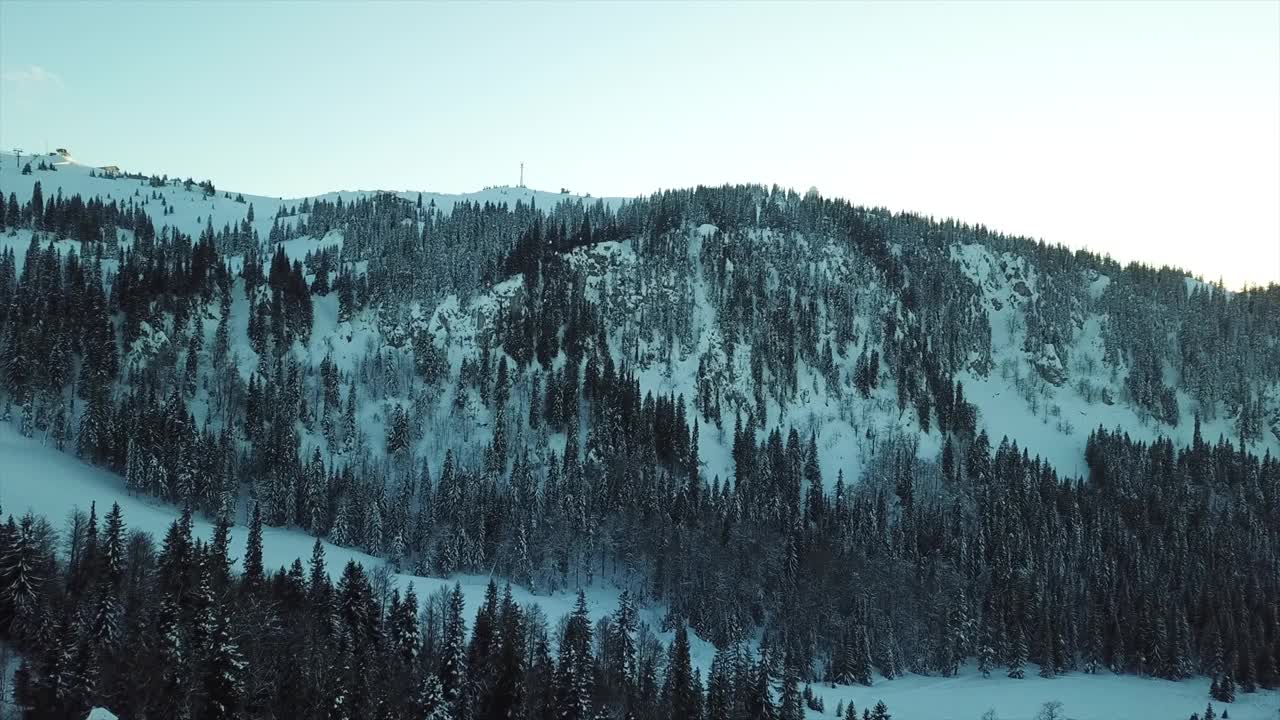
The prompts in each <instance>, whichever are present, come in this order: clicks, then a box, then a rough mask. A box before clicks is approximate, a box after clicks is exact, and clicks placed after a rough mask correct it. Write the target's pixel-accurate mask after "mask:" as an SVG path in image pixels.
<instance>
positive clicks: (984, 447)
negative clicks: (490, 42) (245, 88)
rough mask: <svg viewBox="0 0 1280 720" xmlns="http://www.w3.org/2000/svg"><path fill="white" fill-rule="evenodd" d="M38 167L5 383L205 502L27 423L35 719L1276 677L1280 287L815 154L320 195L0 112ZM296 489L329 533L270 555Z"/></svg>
mask: <svg viewBox="0 0 1280 720" xmlns="http://www.w3.org/2000/svg"><path fill="white" fill-rule="evenodd" d="M0 199H2V200H3V202H0V210H2V212H0V248H2V250H0V373H2V375H0V420H2V421H3V422H4V423H7V424H8V425H9V426H10V428H11V432H12V433H14V434H16V435H20V436H23V437H24V438H26V440H24V441H22V442H24V443H26V445H22V447H35V446H36V445H40V446H44V447H45V448H49V449H56V450H58V451H62V452H64V453H67V454H71V455H75V456H77V457H78V458H80V459H81V460H83V461H84V462H85V463H89V464H91V465H94V466H97V467H99V468H101V469H103V470H106V471H109V472H110V473H114V474H115V475H116V476H118V477H119V478H120V479H119V482H118V485H116V489H117V490H118V495H119V496H120V497H121V499H124V498H128V499H129V500H130V501H133V500H136V499H145V500H146V501H147V502H149V503H158V504H164V505H166V506H169V507H171V508H172V509H173V515H174V516H175V517H176V519H175V520H174V522H173V523H172V524H171V525H167V526H166V527H165V528H164V529H163V530H162V529H160V528H155V530H157V531H159V532H156V534H155V535H148V534H145V533H141V532H132V531H130V529H129V528H130V525H129V517H127V516H124V514H123V513H122V512H121V511H120V510H119V509H118V508H112V507H110V506H107V505H105V504H100V505H97V506H96V507H91V506H90V505H89V503H88V502H87V501H86V499H85V498H77V497H66V498H65V499H64V500H62V502H64V503H65V508H66V510H71V509H72V508H73V507H74V508H78V512H76V513H74V514H73V515H71V516H70V517H68V516H66V513H65V512H64V513H63V515H62V516H41V515H38V514H36V513H27V510H28V508H26V507H22V506H17V507H14V506H12V505H11V504H9V501H8V499H7V497H8V496H9V495H10V494H11V493H12V490H11V489H9V487H8V486H9V485H12V484H36V483H41V484H44V485H47V486H49V487H51V488H56V487H58V483H59V478H58V477H35V476H32V475H29V474H27V471H26V469H25V468H26V467H27V466H25V465H23V464H22V463H19V462H6V459H4V458H0V474H2V475H0V480H3V481H4V482H5V483H6V486H0V510H3V512H5V513H11V514H12V515H11V517H9V519H8V523H7V525H5V526H4V527H3V528H0V637H3V639H4V641H5V643H6V647H9V648H12V649H13V651H14V652H16V653H17V655H18V656H19V657H20V658H21V662H20V664H18V666H17V673H16V675H15V676H14V677H13V679H12V681H11V682H12V685H13V690H14V699H15V705H16V706H17V707H19V708H22V709H23V711H22V712H23V716H24V717H32V718H80V717H83V716H84V713H85V712H87V710H88V709H89V708H90V707H93V706H103V707H107V708H109V709H111V710H112V711H113V712H115V713H116V714H117V715H119V716H120V717H125V718H177V717H189V718H196V719H199V720H203V719H205V718H224V717H253V718H259V717H261V718H267V717H298V718H303V717H305V718H353V719H354V718H383V717H385V718H398V717H415V718H423V717H426V718H530V719H532V718H552V717H555V718H565V719H566V720H590V719H593V718H635V719H636V720H648V719H650V718H653V719H659V718H660V719H662V720H666V719H667V718H672V719H673V720H674V719H675V718H706V720H730V719H732V720H737V719H738V718H743V719H746V718H753V719H754V718H778V719H779V720H800V719H801V718H804V717H817V716H820V715H822V714H828V715H829V714H832V713H837V714H840V715H841V716H842V717H855V718H856V717H862V718H870V719H875V720H883V719H885V718H888V717H889V713H890V712H891V710H892V705H893V704H892V703H890V708H888V709H886V708H885V707H884V706H883V705H881V706H879V707H877V705H876V703H875V702H870V703H868V702H865V701H862V700H861V697H860V699H859V703H858V704H857V706H856V708H855V707H854V703H853V702H849V703H847V704H846V703H845V702H844V700H845V698H846V697H852V695H849V694H847V693H843V691H840V690H834V689H835V688H858V687H867V686H871V687H876V686H879V685H886V684H887V685H892V682H890V681H893V682H902V683H906V682H911V681H912V680H913V679H914V678H916V677H917V676H924V677H941V678H956V677H960V676H966V675H980V676H981V677H983V678H986V677H988V676H992V677H993V678H997V677H998V678H1000V679H1001V682H1004V683H1006V685H1007V682H1008V681H1019V680H1022V679H1023V678H1026V679H1027V682H1031V681H1032V679H1031V678H1027V676H1038V677H1040V678H1056V677H1062V678H1075V677H1077V676H1081V675H1097V674H1109V675H1110V674H1114V675H1122V676H1136V677H1143V678H1159V679H1162V680H1165V681H1177V682H1178V683H1179V685H1186V686H1190V685H1192V684H1194V683H1197V682H1201V681H1203V683H1204V684H1205V685H1206V686H1208V687H1209V692H1208V693H1197V694H1195V696H1194V705H1193V707H1194V709H1196V710H1198V711H1199V710H1200V709H1201V708H1202V706H1203V705H1204V703H1206V702H1209V701H1210V697H1209V696H1210V695H1211V696H1212V702H1213V703H1214V704H1215V706H1217V707H1219V708H1222V707H1231V708H1232V712H1231V716H1232V717H1238V718H1239V717H1249V715H1247V714H1246V715H1241V714H1239V712H1240V711H1244V712H1246V713H1247V712H1251V711H1253V712H1257V713H1259V714H1257V715H1256V717H1263V716H1264V715H1262V714H1261V713H1262V712H1264V710H1263V707H1264V704H1263V701H1262V700H1260V699H1257V700H1249V699H1247V698H1263V697H1266V696H1267V691H1268V690H1271V689H1275V688H1277V687H1280V570H1278V568H1280V461H1277V459H1276V455H1277V452H1280V287H1277V286H1274V285H1273V286H1269V287H1266V288H1248V289H1243V290H1233V291H1229V290H1227V289H1225V288H1224V287H1222V286H1221V285H1220V284H1213V283H1208V282H1204V281H1202V280H1200V279H1197V278H1195V277H1192V276H1191V275H1189V274H1188V273H1186V272H1184V271H1181V270H1178V269H1173V268H1152V267H1148V266H1144V265H1138V264H1134V265H1128V266H1121V265H1119V264H1118V263H1116V262H1114V261H1112V260H1110V259H1109V258H1106V257H1101V256H1098V255H1096V254H1092V253H1088V252H1084V251H1072V250H1068V249H1066V248H1063V247H1058V246H1049V245H1045V244H1043V243H1039V242H1035V241H1032V240H1029V239H1026V238H1018V237H1009V236H1005V235H1002V234H1000V233H998V232H995V231H993V230H990V229H988V228H985V227H981V226H977V227H975V226H970V225H965V224H962V223H959V222H955V221H950V220H936V219H932V218H925V217H918V216H914V215H907V214H895V213H890V212H888V211H886V210H883V209H878V208H866V207H859V206H856V205H853V204H850V203H849V202H846V201H844V200H839V199H833V198H825V197H822V196H820V195H819V194H817V193H816V192H813V191H811V192H809V193H806V194H803V195H801V194H799V193H796V192H793V191H788V190H783V189H780V188H777V187H773V188H768V187H761V186H732V187H714V188H713V187H699V188H695V189H690V190H674V191H664V192H661V193H658V194H655V195H652V196H649V197H642V198H635V199H628V200H621V199H613V198H608V199H592V198H589V197H578V196H572V195H569V194H567V193H562V194H553V193H535V192H532V191H529V190H527V189H524V188H494V189H490V190H487V191H484V192H482V193H478V194H476V195H474V196H444V195H432V194H423V193H390V192H362V193H333V194H329V195H325V196H320V197H313V198H301V199H296V200H282V199H275V198H266V197H258V196H244V195H241V194H239V193H235V192H228V191H224V190H222V189H220V188H218V187H217V186H216V185H215V184H214V183H213V182H211V181H203V182H195V181H193V180H190V179H187V180H180V179H171V178H168V177H163V176H153V175H149V174H120V175H117V174H115V173H105V172H103V171H101V170H99V169H95V168H89V167H85V166H81V165H78V164H75V163H74V162H69V161H67V160H66V159H64V158H62V157H60V156H39V157H30V158H27V157H23V158H19V157H16V156H14V155H12V154H0ZM6 447H7V446H6ZM14 447H17V446H16V445H15V446H14ZM14 454H15V455H16V453H14ZM103 477H110V476H107V475H103ZM104 482H107V481H104ZM110 482H115V480H111V481H110ZM18 496H19V497H22V496H23V495H22V493H21V491H19V492H18ZM201 522H203V523H205V524H206V525H207V526H208V527H209V528H211V532H210V533H205V534H202V533H200V532H198V531H194V532H193V527H196V526H198V524H199V523H201ZM237 526H238V527H241V528H246V527H247V528H248V532H247V533H245V532H241V533H240V534H239V535H236V537H242V536H246V535H247V542H246V543H245V544H243V545H236V546H234V547H233V546H232V542H231V537H232V535H233V534H235V529H234V528H236V527H237ZM272 528H279V529H281V531H282V532H284V531H287V532H291V533H294V534H299V535H306V536H309V537H312V538H315V541H314V553H315V554H313V555H311V556H309V557H307V556H302V557H298V558H297V560H296V561H294V559H293V558H291V557H290V558H281V563H282V564H283V565H285V567H280V568H276V567H272V566H271V564H270V563H264V562H263V547H262V545H263V543H264V541H263V538H264V537H267V538H268V540H267V542H268V543H269V542H270V540H269V538H270V537H271V535H270V531H271V529H272ZM322 541H323V542H322ZM310 544H311V543H310V542H308V545H310ZM326 547H330V548H349V549H352V550H354V551H358V552H360V553H365V554H367V556H368V557H369V559H371V560H372V559H378V560H379V562H378V563H377V564H376V566H375V565H374V564H372V563H370V564H369V565H368V566H365V565H364V564H361V563H358V562H356V561H355V560H354V559H353V560H352V561H351V562H348V563H345V564H343V565H342V566H341V567H335V566H334V565H332V564H326V562H325V559H324V553H325V548H326ZM268 555H269V556H272V555H271V553H270V550H269V549H268ZM272 557H278V555H276V556H272ZM394 576H404V577H409V576H412V577H417V578H419V579H425V578H435V579H442V578H443V579H449V578H458V582H457V584H456V585H454V584H450V583H449V582H447V581H446V582H438V583H436V584H435V585H433V587H435V588H436V589H435V590H433V591H431V592H430V593H429V594H425V593H424V594H422V595H419V594H417V593H416V592H414V591H411V590H409V587H408V586H405V585H404V584H402V583H398V582H395V581H393V580H392V579H391V578H392V577H394ZM475 576H485V577H486V578H492V579H493V582H492V583H491V584H490V583H489V582H488V581H487V579H486V581H484V582H475V581H468V582H467V583H466V584H467V585H476V586H478V587H483V588H485V589H484V592H483V598H482V599H480V598H477V600H478V602H474V603H472V605H471V606H469V607H465V612H464V605H465V603H464V599H463V585H464V583H463V580H462V579H465V578H474V577H475ZM509 586H510V587H509ZM417 587H418V588H423V589H425V586H424V585H422V584H421V582H420V584H419V585H418V586H417ZM601 588H608V589H610V591H611V592H612V593H614V594H613V595H611V596H610V600H611V603H610V607H608V608H599V607H596V608H591V609H589V608H588V602H589V598H597V597H598V592H599V590H600V589H601ZM476 592H479V590H478V589H477V591H476ZM539 597H544V598H551V597H556V598H561V599H562V602H561V603H560V604H562V605H572V608H571V609H570V611H569V612H568V613H567V615H565V616H564V617H563V618H561V617H559V616H548V615H547V614H546V612H545V611H544V609H543V608H542V606H540V605H539V604H538V602H537V601H536V598H539ZM565 598H568V600H564V599H565ZM574 598H576V600H574ZM557 607H559V605H557ZM650 621H652V624H651V623H650ZM691 647H692V649H691ZM700 647H704V648H707V651H706V653H704V655H705V656H706V657H708V658H710V659H709V661H707V662H703V661H700V659H699V648H700ZM904 676H906V678H905V679H901V678H904ZM140 678H145V680H140ZM895 678H900V679H899V680H895ZM993 682H994V679H993ZM842 693H843V694H842ZM824 696H825V698H824ZM836 698H839V700H836ZM1045 699H1050V698H1047V697H1046V698H1045ZM1063 699H1066V698H1063ZM1237 699H1239V703H1238V704H1237V705H1235V706H1232V705H1231V703H1233V702H1236V701H1237ZM837 702H838V703H839V706H838V707H837V704H836V703H837ZM1272 704H1273V705H1274V702H1272ZM1179 707H1181V706H1179ZM1237 708H1239V709H1240V710H1239V711H1238V710H1237ZM1068 710H1070V707H1068ZM1189 712H1190V710H1188V711H1187V713H1182V714H1181V715H1180V716H1179V718H1181V717H1185V716H1186V714H1188V713H1189ZM1219 712H1220V710H1219ZM1265 712H1274V710H1271V711H1265ZM806 713H807V714H806ZM1106 716H1107V715H1105V708H1104V711H1103V714H1100V715H1098V717H1106ZM1206 716H1207V713H1206ZM907 720H912V718H907Z"/></svg>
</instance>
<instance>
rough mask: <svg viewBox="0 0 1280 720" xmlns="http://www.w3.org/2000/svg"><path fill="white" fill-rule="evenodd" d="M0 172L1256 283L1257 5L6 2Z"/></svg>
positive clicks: (1278, 177) (1260, 92) (1279, 149)
mask: <svg viewBox="0 0 1280 720" xmlns="http://www.w3.org/2000/svg"><path fill="white" fill-rule="evenodd" d="M0 78H2V81H0V147H3V148H5V149H8V148H12V147H14V146H21V147H23V148H25V149H28V150H41V149H43V148H44V146H45V143H47V144H48V147H49V148H53V147H61V146H65V147H68V148H70V149H71V150H72V151H73V153H74V155H75V156H76V158H77V159H78V160H80V161H82V162H88V163H93V164H108V163H111V164H118V165H120V166H122V167H125V168H129V169H137V170H143V171H148V172H151V171H154V172H167V173H173V174H181V175H184V176H185V175H191V176H195V177H197V178H202V177H209V178H212V179H213V180H214V181H215V182H216V183H217V184H218V186H219V187H224V188H229V189H236V190H241V191H244V192H253V193H259V194H269V195H287V196H298V195H304V194H314V193H319V192H324V191H328V190H337V189H369V188H387V189H424V190H438V191H467V190H475V189H479V188H480V187H482V186H485V185H494V184H504V183H514V182H515V181H516V179H517V173H518V166H519V163H520V162H521V161H524V162H525V163H526V164H527V168H528V169H527V174H526V179H527V181H528V183H529V184H530V185H531V186H534V187H538V188H542V189H551V190H556V189H559V188H560V187H568V188H570V189H572V190H574V191H576V192H591V193H593V194H595V195H635V194H644V193H649V192H652V191H654V190H656V189H659V188H663V187H682V186H689V185H693V184H698V183H721V182H739V181H742V182H762V183H768V184H772V183H778V184H780V185H784V186H791V187H795V188H797V189H800V190H804V189H805V188H808V187H809V186H811V185H816V186H817V187H818V188H819V189H820V190H821V191H822V192H823V193H824V194H828V195H839V196H843V197H847V198H849V199H851V200H853V201H855V202H859V203H863V204H869V205H885V206H888V207H891V208H894V209H911V210H917V211H921V212H925V213H929V214H933V215H937V216H957V217H961V218H963V219H966V220H970V221H975V222H984V223H986V224H988V225H990V226H992V227H996V228H999V229H1003V230H1007V231H1012V232H1019V233H1025V234H1029V235H1033V236H1037V237H1043V238H1045V239H1046V240H1049V241H1054V242H1064V243H1067V244H1069V245H1072V246H1088V247H1090V248H1093V249H1095V250H1100V251H1104V252H1110V253H1111V254H1113V255H1115V256H1116V257H1118V258H1121V259H1133V258H1139V259H1144V260H1147V261H1149V262H1155V263H1162V262H1168V263H1175V264H1178V265H1181V266H1183V267H1186V268H1188V269H1191V270H1192V271H1194V272H1197V273H1200V274H1203V275H1205V276H1206V277H1208V278H1209V279H1217V278H1218V277H1223V278H1225V279H1226V280H1227V282H1228V283H1229V284H1232V285H1239V284H1241V283H1243V282H1254V283H1260V282H1266V281H1277V280H1280V3H1278V2H1250V3H1240V4H1229V3H1224V2H1218V3H1206V4H1193V3H1175V4H1161V3H1156V2H1141V3H1134V4H1113V3H1101V2H1096V3H1095V2H1090V3H1082V4H1052V3H1045V2H1036V3H1025V4H1015V3H1011V2H1006V3H991V4H976V5H975V4H960V3H945V4H927V3H901V4H893V5H889V4H872V3H856V4H839V3H819V4H798V3H790V4H785V5H773V4H765V3H750V4H730V3H715V4H701V5H681V4H675V3H661V4H618V3H609V4H603V3H602V4H589V3H574V4H553V3H533V2H526V3H512V4H500V3H475V4H429V3H410V2H405V3H384V4H365V3H362V4H344V3H337V2H332V3H316V4H304V3H283V2H279V3H274V4H270V3H251V4H250V3H246V4H236V3H225V2H224V3H212V2H210V3H195V2H189V3H160V2H143V3H134V4H130V3H124V2H100V3H97V2H95V3H81V4H73V3H63V2H42V3H23V2H12V1H9V0H0Z"/></svg>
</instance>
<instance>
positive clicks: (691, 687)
mask: <svg viewBox="0 0 1280 720" xmlns="http://www.w3.org/2000/svg"><path fill="white" fill-rule="evenodd" d="M662 698H663V705H664V706H665V707H667V708H668V711H669V712H670V717H671V718H672V720H682V719H686V718H687V719H688V720H699V719H700V718H701V717H702V694H701V692H700V689H698V688H696V686H695V682H694V674H693V666H692V663H691V661H690V658H689V633H688V631H686V630H685V627H684V625H681V626H680V627H678V628H676V636H675V641H674V642H673V643H672V644H671V653H670V660H669V662H668V665H667V679H666V681H665V682H664V683H663V686H662Z"/></svg>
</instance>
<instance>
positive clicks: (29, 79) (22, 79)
mask: <svg viewBox="0 0 1280 720" xmlns="http://www.w3.org/2000/svg"><path fill="white" fill-rule="evenodd" d="M0 80H4V82H6V83H9V84H12V85H15V86H16V87H17V88H18V89H20V90H31V89H35V88H39V87H53V88H61V87H62V77H61V76H59V75H58V74H57V73H55V72H53V71H51V70H46V69H45V68H43V67H41V66H39V65H28V66H27V67H25V68H19V69H17V70H6V71H4V72H3V73H0Z"/></svg>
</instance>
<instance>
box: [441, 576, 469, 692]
mask: <svg viewBox="0 0 1280 720" xmlns="http://www.w3.org/2000/svg"><path fill="white" fill-rule="evenodd" d="M462 609H463V601H462V584H461V583H454V585H453V592H452V593H451V594H450V595H449V607H448V614H447V615H446V616H445V624H444V637H443V638H442V640H441V660H440V669H439V670H438V673H437V674H438V675H439V677H440V687H441V689H442V690H443V696H444V701H445V703H446V705H447V706H448V707H449V708H450V710H451V712H453V713H454V714H455V715H457V714H459V713H460V712H461V706H462V705H463V704H464V703H465V702H466V693H465V689H466V679H467V675H466V634H467V626H466V621H465V620H464V619H463V617H462Z"/></svg>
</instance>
